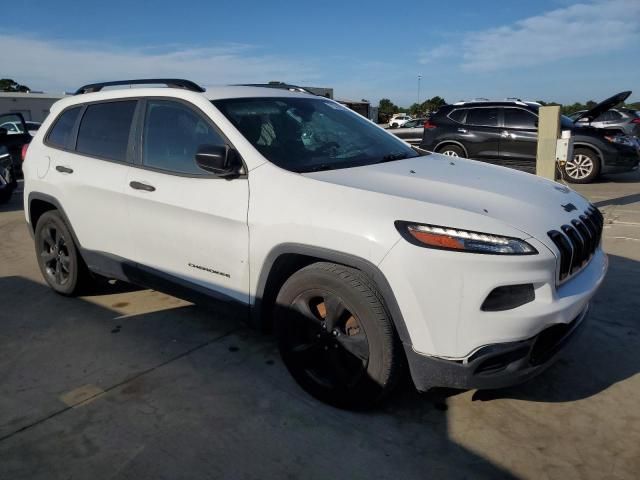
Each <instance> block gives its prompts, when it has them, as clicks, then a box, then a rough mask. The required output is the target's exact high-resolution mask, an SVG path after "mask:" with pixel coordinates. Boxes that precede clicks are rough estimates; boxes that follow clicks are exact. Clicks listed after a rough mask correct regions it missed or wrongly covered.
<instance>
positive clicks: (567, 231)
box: [548, 205, 604, 282]
mask: <svg viewBox="0 0 640 480" xmlns="http://www.w3.org/2000/svg"><path fill="white" fill-rule="evenodd" d="M603 226H604V218H603V217H602V214H601V213H600V211H599V210H598V209H597V208H596V207H594V206H593V205H592V206H590V207H589V209H588V210H586V211H585V212H584V214H583V215H580V216H579V217H578V218H576V219H574V220H571V222H570V223H569V224H567V225H562V226H561V227H560V230H551V231H549V232H548V235H549V238H550V239H551V241H552V242H553V243H554V244H555V246H556V247H558V251H559V252H560V265H559V272H558V280H559V282H564V281H565V280H567V279H569V277H571V276H572V275H575V274H576V273H578V272H579V271H580V270H582V269H583V268H584V267H585V266H586V265H587V264H588V263H589V260H591V257H593V254H594V253H595V251H596V249H597V248H598V245H600V239H601V238H602V228H603Z"/></svg>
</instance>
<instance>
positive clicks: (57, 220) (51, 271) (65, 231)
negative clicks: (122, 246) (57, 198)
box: [34, 210, 90, 296]
mask: <svg viewBox="0 0 640 480" xmlns="http://www.w3.org/2000/svg"><path fill="white" fill-rule="evenodd" d="M34 238H35V248H36V257H37V260H38V266H39V267H40V272H41V273H42V276H43V277H44V279H45V281H46V282H47V283H48V284H49V286H50V287H51V288H52V289H53V290H55V291H56V292H57V293H59V294H61V295H66V296H71V295H77V294H78V293H79V292H80V290H81V289H82V288H83V287H85V286H87V284H88V281H87V280H88V279H89V278H90V276H89V270H88V269H87V266H86V264H85V263H84V261H83V260H82V257H81V256H80V252H79V251H78V247H77V245H76V244H75V243H74V241H73V236H72V235H71V231H70V230H69V228H68V227H67V225H66V224H65V222H64V220H63V219H62V216H61V215H60V213H58V211H57V210H51V211H48V212H45V213H43V214H42V216H41V217H40V218H39V219H38V223H37V225H36V231H35V235H34Z"/></svg>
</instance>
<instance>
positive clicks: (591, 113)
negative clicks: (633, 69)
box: [573, 91, 631, 123]
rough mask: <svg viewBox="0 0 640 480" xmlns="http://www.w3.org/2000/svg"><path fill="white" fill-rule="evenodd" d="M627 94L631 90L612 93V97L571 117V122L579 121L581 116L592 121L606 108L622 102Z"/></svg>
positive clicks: (627, 96)
mask: <svg viewBox="0 0 640 480" xmlns="http://www.w3.org/2000/svg"><path fill="white" fill-rule="evenodd" d="M629 95H631V91H626V92H620V93H618V94H616V95H614V96H613V97H609V98H607V99H606V100H603V101H602V102H600V103H599V104H597V105H596V106H595V107H593V108H592V109H590V110H587V111H586V112H583V113H581V114H580V115H578V116H577V117H576V118H574V119H573V122H574V123H576V122H579V121H580V120H582V119H583V118H584V119H586V120H587V121H589V122H593V120H594V119H596V118H598V117H599V116H600V115H602V114H603V113H604V112H606V111H607V110H611V109H612V108H613V107H615V106H616V105H618V104H619V103H622V102H624V101H625V100H626V99H627V98H629Z"/></svg>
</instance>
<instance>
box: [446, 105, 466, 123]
mask: <svg viewBox="0 0 640 480" xmlns="http://www.w3.org/2000/svg"><path fill="white" fill-rule="evenodd" d="M466 113H467V109H466V108H461V109H459V110H454V111H453V112H451V113H450V114H449V118H450V119H451V120H454V121H456V122H458V123H464V116H465V115H466Z"/></svg>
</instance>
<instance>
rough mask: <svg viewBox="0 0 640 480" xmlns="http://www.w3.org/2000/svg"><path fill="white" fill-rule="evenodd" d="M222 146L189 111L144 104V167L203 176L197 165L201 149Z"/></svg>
mask: <svg viewBox="0 0 640 480" xmlns="http://www.w3.org/2000/svg"><path fill="white" fill-rule="evenodd" d="M204 144H208V145H224V144H225V142H224V140H223V138H222V137H221V136H220V135H219V134H218V133H217V132H216V131H215V130H214V129H213V127H211V125H209V123H208V122H206V121H205V120H204V119H203V118H202V117H201V116H200V115H198V114H197V113H196V112H194V111H193V110H191V109H190V108H189V107H187V106H185V105H183V104H181V103H178V102H172V101H164V100H154V101H149V103H148V104H147V114H146V118H145V126H144V140H143V150H142V155H143V160H142V162H143V163H144V165H146V166H149V167H153V168H158V169H161V170H167V171H170V172H177V173H189V174H206V173H207V172H205V171H204V170H202V169H200V167H198V166H197V165H196V162H195V156H196V152H197V150H198V147H199V146H200V145H204Z"/></svg>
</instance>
